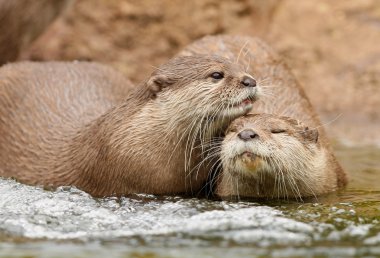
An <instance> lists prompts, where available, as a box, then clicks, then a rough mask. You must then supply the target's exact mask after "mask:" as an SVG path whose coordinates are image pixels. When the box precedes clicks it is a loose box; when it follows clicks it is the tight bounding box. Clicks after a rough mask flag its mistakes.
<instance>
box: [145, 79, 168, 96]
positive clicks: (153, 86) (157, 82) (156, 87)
mask: <svg viewBox="0 0 380 258" xmlns="http://www.w3.org/2000/svg"><path fill="white" fill-rule="evenodd" d="M173 83H174V82H173V81H172V80H170V79H169V78H168V77H167V76H166V75H162V74H160V75H153V76H152V77H151V78H150V79H149V81H148V82H147V85H148V88H149V90H150V91H151V92H152V94H153V96H155V95H156V94H157V93H158V92H160V91H161V90H162V89H163V88H166V87H168V86H170V85H171V84H173Z"/></svg>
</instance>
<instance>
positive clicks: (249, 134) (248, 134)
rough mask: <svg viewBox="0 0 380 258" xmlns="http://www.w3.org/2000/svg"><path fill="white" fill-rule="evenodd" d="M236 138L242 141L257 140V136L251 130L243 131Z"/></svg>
mask: <svg viewBox="0 0 380 258" xmlns="http://www.w3.org/2000/svg"><path fill="white" fill-rule="evenodd" d="M238 137H239V139H241V140H243V141H250V140H252V139H255V138H259V135H258V134H257V133H256V132H255V131H253V130H252V129H244V130H243V131H241V132H240V133H238Z"/></svg>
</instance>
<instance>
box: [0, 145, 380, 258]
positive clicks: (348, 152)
mask: <svg viewBox="0 0 380 258" xmlns="http://www.w3.org/2000/svg"><path fill="white" fill-rule="evenodd" d="M337 154H338V157H339V158H340V160H341V161H342V163H343V165H344V166H345V167H346V169H348V170H349V172H350V174H351V178H352V182H351V184H350V186H349V187H348V188H347V189H346V190H344V191H341V192H339V193H337V194H333V195H330V196H325V197H321V198H319V199H318V201H317V203H311V202H309V203H306V202H305V203H296V202H275V203H265V204H257V203H252V202H228V201H211V200H200V199H184V198H180V197H162V198H158V197H155V196H149V195H137V196H135V197H133V198H120V199H118V198H104V199H94V198H92V197H91V196H89V195H88V194H86V193H84V192H82V191H79V190H77V189H75V188H69V187H62V188H59V189H58V190H57V191H55V192H50V191H45V190H43V189H40V188H36V187H32V186H25V185H22V184H19V183H16V182H14V181H12V180H6V179H0V196H1V198H0V239H1V242H0V249H1V252H0V257H8V256H9V255H20V256H21V255H29V256H32V257H33V256H36V257H37V256H40V255H42V254H44V255H47V256H49V255H50V256H54V255H57V256H58V257H65V256H68V255H70V254H75V255H77V256H78V257H105V256H112V257H125V256H127V255H128V256H129V255H130V256H133V255H135V254H136V253H143V254H146V255H147V256H148V257H155V256H158V257H160V256H169V257H179V256H181V257H186V255H188V256H187V257H194V256H197V257H202V256H208V257H210V256H215V257H223V256H225V257H236V256H240V257H252V255H256V256H265V255H268V254H272V255H276V256H289V257H291V256H300V257H302V256H305V255H306V254H314V255H322V256H331V257H336V256H353V255H358V256H362V255H376V254H379V255H380V249H379V247H378V246H380V224H379V223H380V198H379V197H380V186H379V185H378V184H376V181H378V178H379V176H380V164H379V162H380V159H379V157H380V151H379V150H377V149H347V148H338V149H337ZM32 240H33V241H32ZM36 240H38V241H36ZM48 240H49V241H48ZM51 240H53V241H51ZM62 241H63V242H62ZM347 246H349V248H347ZM332 247H333V248H332ZM65 254H66V255H65ZM149 255H150V256H149Z"/></svg>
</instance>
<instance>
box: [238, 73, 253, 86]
mask: <svg viewBox="0 0 380 258" xmlns="http://www.w3.org/2000/svg"><path fill="white" fill-rule="evenodd" d="M240 83H241V84H243V85H244V86H245V87H256V80H255V79H253V78H251V77H249V76H244V77H243V79H242V80H241V82H240Z"/></svg>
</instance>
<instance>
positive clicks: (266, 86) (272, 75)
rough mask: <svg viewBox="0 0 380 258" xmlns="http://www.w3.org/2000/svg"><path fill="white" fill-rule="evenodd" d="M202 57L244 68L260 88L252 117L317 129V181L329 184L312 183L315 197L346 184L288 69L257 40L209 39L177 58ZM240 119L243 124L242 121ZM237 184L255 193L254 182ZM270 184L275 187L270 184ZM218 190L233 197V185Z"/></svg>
mask: <svg viewBox="0 0 380 258" xmlns="http://www.w3.org/2000/svg"><path fill="white" fill-rule="evenodd" d="M203 53H213V54H215V55H220V56H223V57H225V58H227V59H229V60H231V61H233V62H236V63H238V64H239V65H241V66H243V67H245V70H246V71H247V72H248V73H250V74H252V75H253V76H254V78H256V79H257V81H258V83H259V84H260V85H261V90H262V95H261V97H260V100H259V101H257V102H255V103H254V104H253V108H252V111H251V112H252V113H267V114H273V115H276V116H287V117H291V118H293V119H296V120H298V121H302V122H303V123H304V124H306V125H308V126H309V127H310V128H318V131H319V140H318V144H319V145H320V148H321V149H323V150H324V152H325V156H326V159H325V160H326V164H325V165H326V166H324V167H325V169H322V170H320V171H319V173H320V174H321V177H323V178H329V179H331V180H327V181H326V180H322V181H321V182H319V181H318V180H316V181H315V180H314V181H313V183H314V184H315V185H313V186H312V188H313V189H314V188H317V189H319V188H320V190H318V191H315V192H316V194H319V193H327V192H330V191H333V190H335V189H337V188H338V187H342V186H344V185H346V184H347V176H346V173H345V172H344V171H343V169H342V168H341V166H340V164H339V163H338V161H337V160H336V158H335V156H334V154H333V152H332V149H331V147H330V145H329V141H328V139H327V136H326V134H325V132H324V130H323V127H322V124H321V122H320V120H319V118H318V116H317V114H316V113H315V111H314V109H313V107H312V105H311V104H310V101H309V99H308V98H307V96H306V95H305V93H304V91H303V89H302V87H301V85H300V84H299V83H298V81H297V80H296V78H295V76H294V75H293V74H292V73H291V71H290V69H289V68H288V67H287V66H286V65H285V63H284V62H283V60H282V59H281V58H280V57H279V56H277V54H276V53H275V52H274V51H273V50H272V49H270V48H269V47H268V46H267V45H266V44H265V43H264V42H262V41H261V40H259V39H257V38H251V37H241V36H209V37H205V38H203V39H201V40H199V41H197V42H195V43H193V44H192V45H190V46H188V47H187V48H185V49H184V50H183V51H182V52H181V55H194V54H203ZM242 119H243V120H244V119H245V118H242ZM263 125H265V123H264V124H263ZM264 127H265V126H264ZM294 139H296V138H294ZM310 165H312V164H310ZM310 171H312V170H310ZM230 172H231V171H223V172H222V177H223V176H224V175H230ZM231 173H232V172H231ZM240 183H242V184H248V185H249V187H252V188H255V189H256V187H255V181H254V180H253V181H252V182H247V181H242V182H239V184H240ZM272 183H273V185H275V182H274V181H273V182H272ZM221 187H222V185H217V186H216V193H219V194H220V195H223V196H228V193H234V190H233V187H234V185H233V184H231V185H229V187H230V188H229V189H228V187H227V185H225V184H223V187H222V188H223V190H222V189H221ZM277 191H280V189H277ZM222 193H223V194H222ZM246 193H247V195H248V196H247V197H249V196H257V193H255V190H254V189H253V190H252V191H246ZM283 193H284V191H283ZM289 194H290V193H289ZM302 194H306V195H310V191H308V190H304V191H303V192H302ZM272 195H273V194H272V193H271V194H270V195H269V194H268V196H266V197H271V196H272ZM260 196H264V192H263V191H262V192H261V193H260Z"/></svg>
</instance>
